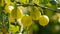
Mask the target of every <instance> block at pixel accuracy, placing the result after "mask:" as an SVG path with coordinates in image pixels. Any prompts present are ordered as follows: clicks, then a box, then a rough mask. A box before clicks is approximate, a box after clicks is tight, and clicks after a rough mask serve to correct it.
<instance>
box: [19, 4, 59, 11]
mask: <svg viewBox="0 0 60 34" xmlns="http://www.w3.org/2000/svg"><path fill="white" fill-rule="evenodd" d="M18 6H24V7H27V6H37V7H40V8H42V9H48V10H51V11H54V12H60V10H59V9H53V8H49V7H46V6H40V5H37V4H19V5H18Z"/></svg>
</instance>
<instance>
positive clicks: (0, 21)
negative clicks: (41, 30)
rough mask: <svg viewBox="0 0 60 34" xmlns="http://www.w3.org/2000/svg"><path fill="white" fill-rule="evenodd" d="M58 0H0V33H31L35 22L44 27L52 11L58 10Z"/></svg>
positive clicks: (59, 5)
mask: <svg viewBox="0 0 60 34" xmlns="http://www.w3.org/2000/svg"><path fill="white" fill-rule="evenodd" d="M59 3H60V2H59V1H58V0H0V34H31V33H29V32H30V29H31V28H32V29H35V28H36V29H35V30H37V29H38V26H36V22H35V21H37V23H38V24H39V25H40V26H42V27H46V26H47V25H48V24H49V21H50V18H51V17H52V15H53V12H59V8H58V7H60V4H59Z"/></svg>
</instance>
